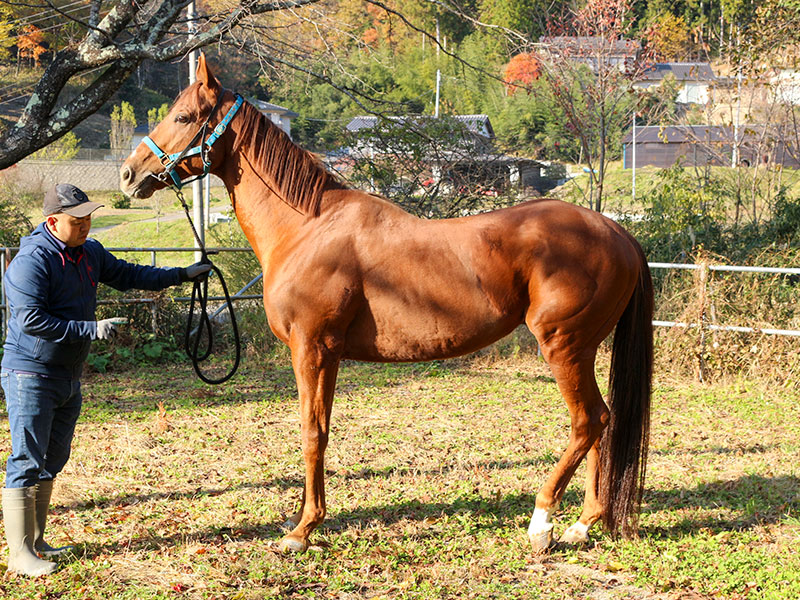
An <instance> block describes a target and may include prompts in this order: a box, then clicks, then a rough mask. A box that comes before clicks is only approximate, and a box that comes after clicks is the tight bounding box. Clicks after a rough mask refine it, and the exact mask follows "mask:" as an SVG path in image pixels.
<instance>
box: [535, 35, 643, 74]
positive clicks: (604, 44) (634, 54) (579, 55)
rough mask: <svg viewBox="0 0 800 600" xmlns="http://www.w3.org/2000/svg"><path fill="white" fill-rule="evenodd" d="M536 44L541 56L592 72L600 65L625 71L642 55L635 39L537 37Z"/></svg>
mask: <svg viewBox="0 0 800 600" xmlns="http://www.w3.org/2000/svg"><path fill="white" fill-rule="evenodd" d="M539 44H540V46H541V50H540V51H541V52H542V53H543V54H545V55H548V54H549V55H551V56H553V57H555V58H565V59H568V60H571V61H574V62H578V63H584V64H587V65H589V67H590V68H591V69H592V71H594V72H595V73H597V71H598V70H599V67H600V66H601V65H602V66H604V67H617V68H619V69H620V70H621V71H629V70H631V69H633V68H634V66H635V65H636V64H637V63H638V62H639V59H640V57H641V53H642V44H641V42H639V40H629V39H608V38H603V37H596V36H541V37H540V38H539Z"/></svg>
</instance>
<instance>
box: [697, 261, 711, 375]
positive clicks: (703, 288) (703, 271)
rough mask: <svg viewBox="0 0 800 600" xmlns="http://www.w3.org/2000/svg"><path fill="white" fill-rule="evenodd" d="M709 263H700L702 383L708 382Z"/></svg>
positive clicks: (699, 319)
mask: <svg viewBox="0 0 800 600" xmlns="http://www.w3.org/2000/svg"><path fill="white" fill-rule="evenodd" d="M708 274H709V270H708V262H707V261H703V262H702V263H700V289H699V290H698V294H699V296H700V298H699V304H700V306H699V311H698V316H697V321H698V323H697V326H698V328H699V329H700V349H699V351H698V358H699V361H698V368H699V379H700V383H704V382H705V380H706V357H705V353H706V300H707V296H708Z"/></svg>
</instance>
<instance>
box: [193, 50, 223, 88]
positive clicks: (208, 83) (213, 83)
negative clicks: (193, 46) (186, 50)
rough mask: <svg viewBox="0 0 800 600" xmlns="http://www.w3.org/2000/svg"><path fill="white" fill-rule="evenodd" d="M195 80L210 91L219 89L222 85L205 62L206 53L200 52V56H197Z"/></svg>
mask: <svg viewBox="0 0 800 600" xmlns="http://www.w3.org/2000/svg"><path fill="white" fill-rule="evenodd" d="M196 75H197V81H199V82H200V83H202V84H203V85H204V86H205V87H207V88H208V89H209V90H212V91H219V90H220V89H221V88H222V86H221V85H220V83H219V80H217V78H216V77H214V74H213V73H212V72H211V69H210V68H209V66H208V63H207V62H206V55H205V54H204V53H203V52H200V56H198V58H197V71H196Z"/></svg>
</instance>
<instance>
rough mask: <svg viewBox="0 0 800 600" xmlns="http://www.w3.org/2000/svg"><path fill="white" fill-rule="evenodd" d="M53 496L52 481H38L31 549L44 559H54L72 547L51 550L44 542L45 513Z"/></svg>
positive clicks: (48, 509)
mask: <svg viewBox="0 0 800 600" xmlns="http://www.w3.org/2000/svg"><path fill="white" fill-rule="evenodd" d="M52 495H53V480H52V479H49V480H47V481H39V483H38V484H37V485H36V521H34V529H33V549H34V550H35V551H36V552H37V553H38V554H39V555H40V556H44V557H46V558H56V557H58V556H61V555H62V554H65V553H67V552H69V551H71V550H72V546H61V547H60V548H53V547H52V546H51V545H50V544H48V543H47V542H45V541H44V529H45V526H46V525H47V513H48V512H49V511H50V496H52Z"/></svg>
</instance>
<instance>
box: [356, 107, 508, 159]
mask: <svg viewBox="0 0 800 600" xmlns="http://www.w3.org/2000/svg"><path fill="white" fill-rule="evenodd" d="M385 118H386V119H387V120H388V122H394V123H397V124H398V125H401V126H402V125H406V124H407V125H409V126H411V127H413V126H415V125H418V126H420V127H425V126H426V123H430V122H431V119H433V118H434V117H430V116H428V115H409V116H402V117H385ZM441 119H443V120H444V121H445V122H448V121H451V122H452V124H453V125H454V130H455V131H457V132H458V133H459V135H460V136H461V138H462V139H463V140H466V141H467V143H468V144H469V145H470V146H471V147H472V148H473V149H474V150H477V151H483V152H487V151H489V150H490V149H491V147H492V142H493V140H494V137H495V135H494V129H493V128H492V124H491V122H490V121H489V117H488V116H487V115H452V116H447V117H441ZM378 125H379V120H378V117H376V116H368V115H362V116H356V117H353V118H352V119H351V120H350V122H349V123H348V124H347V126H346V127H345V129H346V130H347V131H348V132H349V133H353V134H356V135H357V136H358V146H359V150H361V151H366V152H369V151H373V150H374V149H375V148H374V140H373V137H372V136H370V135H369V131H370V130H374V129H375V128H376V127H377V126H378ZM359 132H361V133H359Z"/></svg>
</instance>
